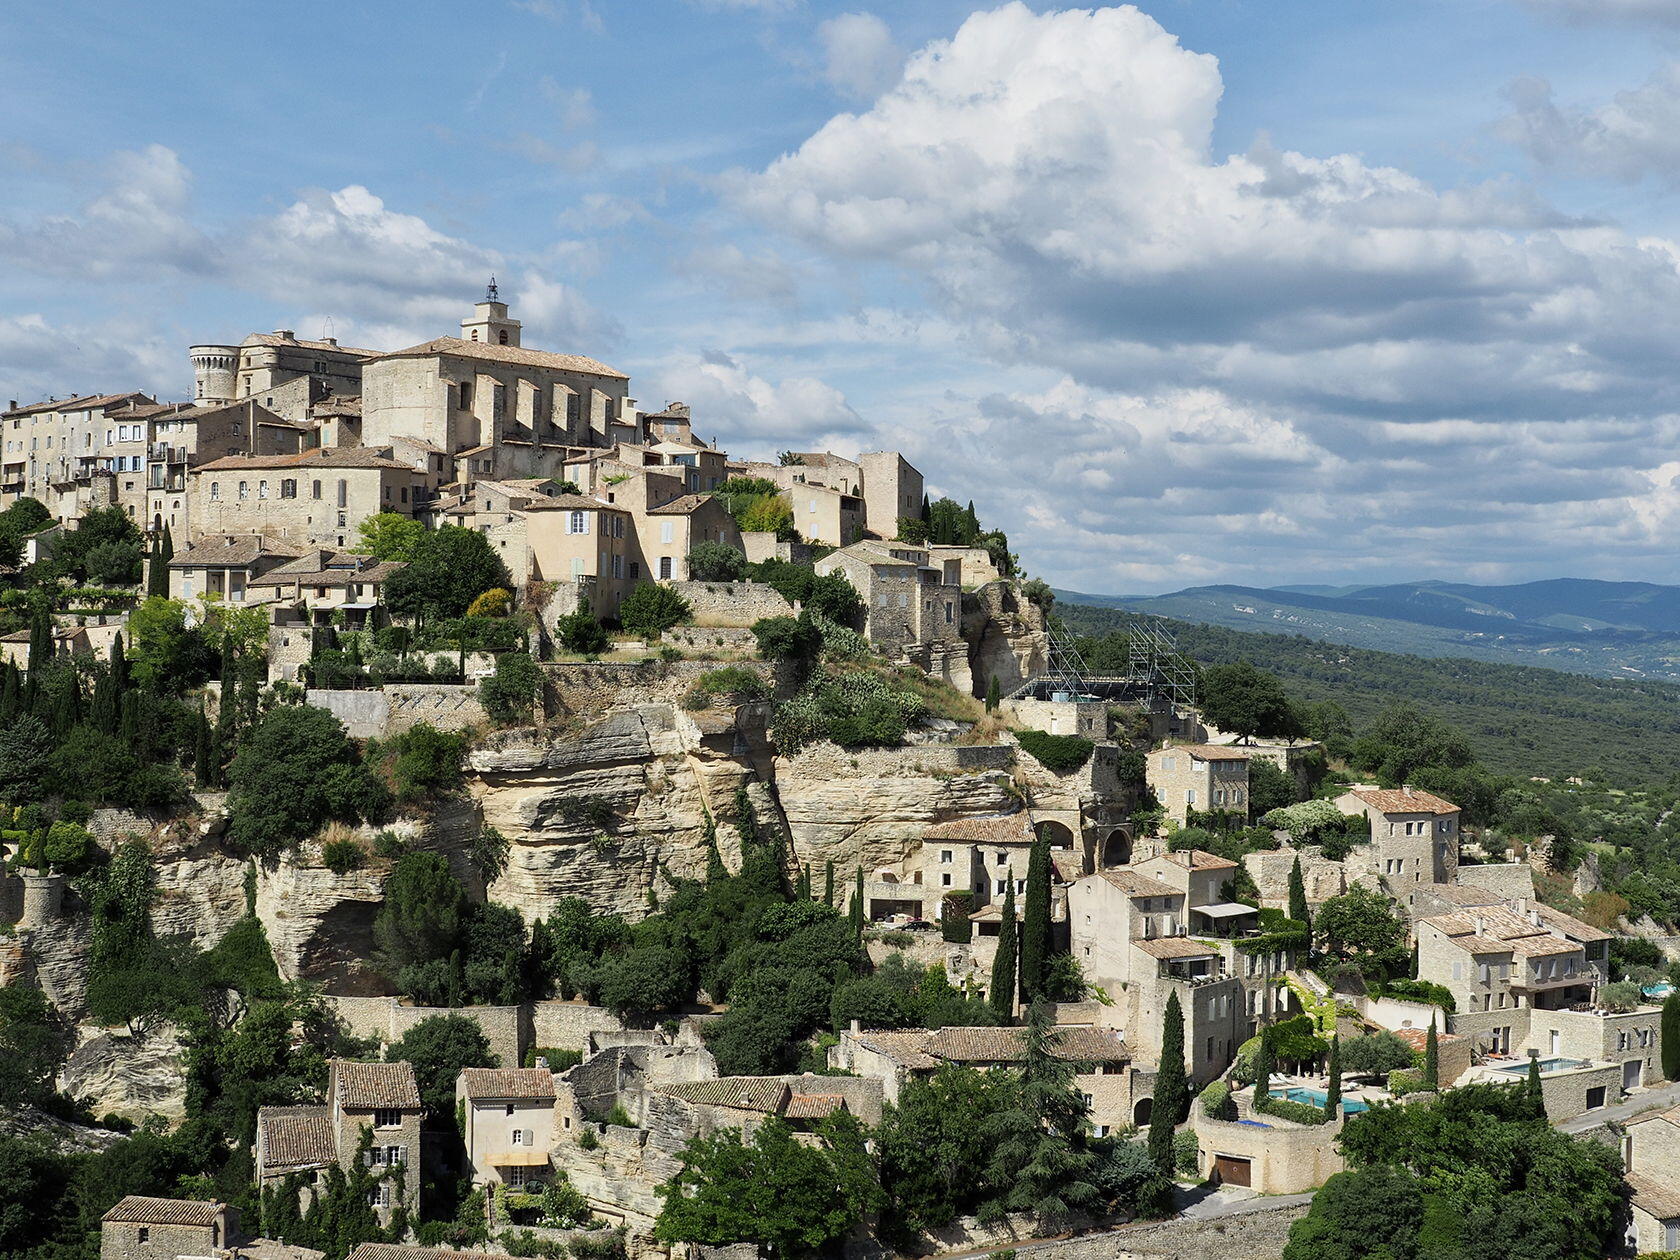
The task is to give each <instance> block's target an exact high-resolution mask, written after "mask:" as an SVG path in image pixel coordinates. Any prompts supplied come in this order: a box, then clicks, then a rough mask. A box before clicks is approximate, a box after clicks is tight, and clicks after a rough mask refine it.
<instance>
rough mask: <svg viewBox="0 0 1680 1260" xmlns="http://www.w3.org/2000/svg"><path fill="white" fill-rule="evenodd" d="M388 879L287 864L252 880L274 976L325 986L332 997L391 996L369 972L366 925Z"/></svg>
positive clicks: (378, 870) (374, 872)
mask: <svg viewBox="0 0 1680 1260" xmlns="http://www.w3.org/2000/svg"><path fill="white" fill-rule="evenodd" d="M386 875H387V871H386V869H384V868H383V867H374V868H364V869H361V870H354V871H347V872H346V873H344V874H343V875H336V874H334V873H333V872H332V871H329V870H327V869H326V868H325V867H322V866H301V865H297V864H295V863H293V862H291V861H284V860H283V861H280V862H278V863H273V864H268V865H264V866H262V867H261V868H260V869H259V870H258V873H257V918H259V919H261V920H262V925H263V930H264V931H265V932H266V933H267V934H268V944H269V948H270V949H272V950H273V951H274V962H275V965H276V966H277V967H278V968H279V970H280V974H281V976H283V977H284V978H285V979H287V980H309V981H313V982H315V983H317V984H324V985H326V986H327V988H328V991H329V992H332V993H344V994H352V995H356V994H359V995H371V994H379V993H388V992H390V989H389V987H388V986H387V985H386V983H385V980H384V978H383V977H382V976H381V975H379V973H378V972H377V971H376V970H375V969H374V966H373V962H372V958H373V920H374V916H375V915H376V914H377V913H378V910H379V904H380V902H381V901H383V900H384V897H385V879H386Z"/></svg>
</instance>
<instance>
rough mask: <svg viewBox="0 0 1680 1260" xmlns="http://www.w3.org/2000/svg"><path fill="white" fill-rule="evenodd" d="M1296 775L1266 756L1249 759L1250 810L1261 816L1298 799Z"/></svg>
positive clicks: (1254, 815) (1255, 816)
mask: <svg viewBox="0 0 1680 1260" xmlns="http://www.w3.org/2000/svg"><path fill="white" fill-rule="evenodd" d="M1297 796H1298V793H1297V792H1296V784H1295V776H1294V775H1292V774H1290V773H1289V772H1288V771H1286V770H1284V769H1283V768H1282V767H1281V766H1279V765H1278V764H1277V763H1276V762H1274V761H1272V760H1270V759H1269V758H1266V757H1250V758H1249V760H1248V812H1249V814H1250V816H1251V817H1254V818H1259V817H1262V816H1263V815H1265V814H1268V813H1270V812H1271V811H1272V810H1274V809H1283V808H1285V807H1287V806H1289V805H1293V804H1294V803H1295V801H1296V799H1297Z"/></svg>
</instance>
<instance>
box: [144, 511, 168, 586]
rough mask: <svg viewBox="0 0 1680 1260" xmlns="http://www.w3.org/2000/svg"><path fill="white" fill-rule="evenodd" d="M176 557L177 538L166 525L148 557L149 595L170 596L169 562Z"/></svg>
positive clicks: (147, 582) (147, 578)
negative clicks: (172, 535)
mask: <svg viewBox="0 0 1680 1260" xmlns="http://www.w3.org/2000/svg"><path fill="white" fill-rule="evenodd" d="M174 557H175V540H174V539H173V538H171V537H170V534H169V527H168V526H167V525H166V526H164V530H163V533H162V534H160V535H158V537H157V539H156V540H155V541H154V543H153V545H152V547H151V549H150V551H149V553H148V555H147V558H146V594H147V595H148V596H156V597H161V598H163V599H168V598H169V562H170V561H171V560H172V559H174Z"/></svg>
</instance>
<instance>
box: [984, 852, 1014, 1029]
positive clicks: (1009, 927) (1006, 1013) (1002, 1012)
mask: <svg viewBox="0 0 1680 1260" xmlns="http://www.w3.org/2000/svg"><path fill="white" fill-rule="evenodd" d="M1017 930H1018V928H1017V925H1016V919H1015V884H1014V882H1013V881H1011V882H1010V884H1009V887H1008V889H1007V890H1006V891H1005V892H1004V894H1003V918H1002V919H1000V920H999V921H998V943H997V953H995V954H994V955H992V985H991V989H990V990H989V991H988V993H987V1000H988V1001H989V1002H990V1003H991V1007H992V1014H994V1015H996V1016H997V1021H998V1023H1000V1024H1007V1023H1008V1022H1009V1021H1010V1020H1011V1019H1012V1018H1013V1017H1014V1014H1015V983H1016V976H1015V969H1016V966H1017V964H1018V961H1019V960H1018V954H1019V949H1018V946H1017V942H1016V932H1017Z"/></svg>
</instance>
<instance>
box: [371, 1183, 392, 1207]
mask: <svg viewBox="0 0 1680 1260" xmlns="http://www.w3.org/2000/svg"><path fill="white" fill-rule="evenodd" d="M368 1206H369V1207H390V1206H391V1187H390V1185H389V1184H388V1183H386V1182H383V1181H382V1182H380V1183H379V1184H378V1185H377V1186H375V1187H374V1188H373V1189H372V1190H369V1191H368Z"/></svg>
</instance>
